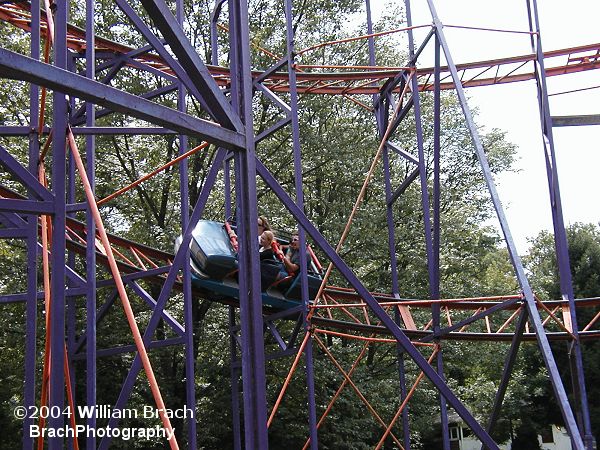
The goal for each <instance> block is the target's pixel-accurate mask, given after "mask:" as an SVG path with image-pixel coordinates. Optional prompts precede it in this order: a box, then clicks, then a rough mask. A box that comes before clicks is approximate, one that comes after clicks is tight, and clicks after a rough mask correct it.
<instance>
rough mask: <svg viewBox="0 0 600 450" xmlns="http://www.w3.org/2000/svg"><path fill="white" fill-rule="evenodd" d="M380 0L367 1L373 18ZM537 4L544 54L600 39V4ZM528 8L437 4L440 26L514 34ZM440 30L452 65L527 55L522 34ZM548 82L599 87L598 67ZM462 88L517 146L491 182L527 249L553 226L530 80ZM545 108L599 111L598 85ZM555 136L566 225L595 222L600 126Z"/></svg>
mask: <svg viewBox="0 0 600 450" xmlns="http://www.w3.org/2000/svg"><path fill="white" fill-rule="evenodd" d="M397 1H401V2H402V4H403V3H404V2H403V0H397ZM385 3H387V2H384V1H383V0H371V4H372V8H373V10H374V12H373V16H374V20H377V18H378V16H379V14H381V10H382V8H383V7H384V4H385ZM537 3H538V12H539V20H540V31H541V38H542V48H543V50H544V51H548V50H557V49H564V48H568V47H574V46H578V45H584V44H593V43H598V42H600V27H599V26H598V24H597V20H598V17H600V1H597V0H571V1H569V2H560V1H558V0H538V2H537ZM526 5H527V3H526V0H502V1H498V0H437V1H435V7H436V10H437V14H438V17H439V19H440V20H441V22H442V23H443V24H444V25H460V26H470V27H479V28H493V29H501V30H516V31H528V30H529V27H528V19H527V17H528V15H527V9H526V8H527V6H526ZM411 9H412V17H413V25H423V24H429V23H431V13H430V11H429V8H428V6H427V2H426V0H413V1H412V2H411ZM424 33H425V31H421V30H415V42H416V43H417V45H419V44H420V43H421V42H422V41H423V38H424V36H425V34H424ZM444 33H445V36H446V41H447V43H448V46H449V48H450V52H451V54H452V58H453V60H454V62H455V63H456V64H460V63H466V62H475V61H484V60H489V59H496V58H503V57H507V56H517V55H524V54H528V53H531V46H530V43H529V37H528V36H527V35H525V34H515V33H499V32H489V31H478V30H462V29H456V28H450V27H445V28H444ZM429 47H430V48H433V46H431V45H430V46H429ZM419 61H420V62H419V65H420V66H422V67H431V66H432V65H433V64H432V57H431V53H429V54H427V53H426V54H424V55H423V58H420V60H419ZM547 82H548V92H549V94H557V93H562V92H565V91H569V90H573V89H582V88H589V87H595V86H599V87H600V70H591V71H587V72H584V73H581V74H574V75H560V76H556V77H548V79H547ZM466 93H467V96H468V97H469V106H470V107H471V108H474V107H476V108H478V109H479V115H478V118H477V123H478V124H480V125H483V126H484V127H485V128H487V129H491V128H499V129H501V130H504V131H506V132H507V139H508V140H509V141H510V142H512V143H513V144H515V145H516V146H517V147H518V150H517V161H516V163H515V168H516V169H518V173H509V174H503V175H500V176H499V177H497V179H496V185H497V188H498V192H499V196H500V200H501V201H502V204H503V207H504V210H505V213H506V216H507V220H508V224H509V227H510V230H511V233H512V235H513V239H514V240H515V243H516V245H517V250H518V252H519V253H520V254H525V253H526V252H527V249H528V247H529V245H528V238H532V237H535V236H537V235H538V233H539V232H540V231H542V230H551V229H552V216H551V210H550V204H549V194H548V184H547V179H546V170H545V162H544V153H543V146H542V133H541V127H540V120H539V112H538V106H537V94H536V85H535V82H534V81H525V82H517V83H509V84H504V85H494V86H486V87H475V88H469V89H467V90H466ZM550 113H551V115H553V116H562V115H581V114H600V88H596V89H588V90H585V91H583V92H578V93H570V94H561V95H551V97H550ZM553 133H554V143H555V150H556V158H557V168H558V173H559V183H560V190H561V198H562V204H563V217H564V220H565V223H566V224H567V225H569V224H573V223H576V222H585V223H590V222H591V223H598V222H599V221H600V202H599V201H598V195H597V192H598V188H597V186H596V183H595V182H596V178H597V177H598V175H597V172H598V170H600V139H599V138H600V126H598V125H595V126H578V127H555V128H554V129H553ZM493 224H494V225H495V224H497V220H495V221H493Z"/></svg>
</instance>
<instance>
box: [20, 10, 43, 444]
mask: <svg viewBox="0 0 600 450" xmlns="http://www.w3.org/2000/svg"><path fill="white" fill-rule="evenodd" d="M31 8H32V9H31V44H30V52H31V57H32V58H33V59H39V58H40V46H39V45H38V43H39V42H40V14H41V12H40V11H41V9H40V3H39V0H32V2H31ZM39 93H40V88H39V87H38V86H35V85H30V86H29V123H30V126H31V130H32V132H31V134H29V172H30V173H31V174H35V173H37V170H38V161H39V153H40V144H39V136H38V134H37V133H35V132H34V131H33V130H34V124H36V123H37V118H38V116H39V111H40V105H39V100H38V97H39ZM29 199H30V200H33V194H32V192H31V191H29ZM26 220H27V233H28V236H27V300H26V302H27V303H26V307H25V308H26V313H25V321H26V326H25V379H24V381H25V383H24V389H23V406H25V408H27V411H31V409H30V408H31V407H33V406H35V404H36V399H35V395H36V393H35V392H36V389H35V385H36V383H35V377H36V355H37V342H36V341H37V310H38V299H37V283H38V277H37V272H38V270H37V263H38V251H37V248H38V246H37V238H38V216H36V215H30V216H27V218H26ZM33 423H34V419H33V417H30V416H29V415H27V416H26V417H25V419H24V420H23V450H33V449H34V446H35V441H34V438H33V436H31V433H30V432H29V430H30V429H31V428H30V427H31V425H33Z"/></svg>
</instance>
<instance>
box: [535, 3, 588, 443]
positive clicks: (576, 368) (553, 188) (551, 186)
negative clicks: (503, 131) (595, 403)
mask: <svg viewBox="0 0 600 450" xmlns="http://www.w3.org/2000/svg"><path fill="white" fill-rule="evenodd" d="M527 11H528V14H529V27H530V31H533V32H535V33H536V34H535V35H533V34H532V35H531V47H532V50H533V51H534V52H535V54H536V65H535V73H536V84H537V90H538V104H539V112H540V120H541V123H542V138H543V146H544V156H545V159H546V175H547V178H548V191H549V194H550V208H551V210H552V224H553V227H554V245H555V249H556V259H557V265H558V273H559V280H560V292H561V295H562V298H563V300H567V301H568V303H569V313H570V315H571V326H572V333H573V336H575V339H574V340H573V342H571V343H570V346H571V348H570V349H569V359H570V361H571V377H572V379H573V390H574V393H573V394H574V396H575V399H576V401H577V403H578V405H579V420H578V422H579V428H580V430H581V433H582V435H583V438H584V442H585V446H586V448H587V449H588V450H591V449H593V448H595V440H594V436H593V435H592V429H591V421H590V412H589V407H588V402H587V391H586V386H585V376H584V370H583V358H582V355H581V342H580V339H579V327H578V324H577V311H576V308H575V295H574V293H573V281H572V277H571V265H570V260H569V244H568V241H567V233H566V229H565V223H564V218H563V212H562V200H561V196H560V187H559V182H558V170H557V166H556V152H555V148H554V135H553V130H552V117H551V115H550V104H549V98H548V89H547V85H546V71H545V68H544V53H543V50H542V38H541V33H540V24H539V16H538V10H537V2H536V0H529V1H528V2H527Z"/></svg>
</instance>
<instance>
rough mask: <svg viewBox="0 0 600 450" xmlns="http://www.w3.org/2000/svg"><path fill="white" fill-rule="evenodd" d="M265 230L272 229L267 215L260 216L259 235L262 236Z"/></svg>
mask: <svg viewBox="0 0 600 450" xmlns="http://www.w3.org/2000/svg"><path fill="white" fill-rule="evenodd" d="M263 231H271V224H270V223H269V221H268V220H267V218H266V217H265V216H258V235H259V236H260V235H261V234H262V232H263Z"/></svg>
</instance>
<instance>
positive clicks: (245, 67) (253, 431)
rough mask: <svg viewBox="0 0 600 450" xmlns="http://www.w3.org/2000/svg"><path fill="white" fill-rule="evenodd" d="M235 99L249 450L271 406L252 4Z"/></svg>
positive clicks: (234, 59) (243, 12)
mask: <svg viewBox="0 0 600 450" xmlns="http://www.w3.org/2000/svg"><path fill="white" fill-rule="evenodd" d="M228 5H229V30H230V43H231V44H230V45H231V49H230V58H231V67H232V70H231V98H232V105H233V108H234V109H235V110H236V111H238V113H239V117H240V119H241V121H242V122H243V124H244V126H245V128H244V130H245V140H246V143H245V150H246V151H245V152H236V153H235V155H234V162H235V166H236V167H235V170H236V173H235V174H236V177H235V191H236V196H237V200H238V203H237V208H238V211H239V215H238V218H237V219H238V220H237V225H238V230H237V234H238V242H239V244H240V251H239V253H238V255H239V267H240V270H239V278H238V282H239V292H240V325H241V333H242V335H241V336H242V349H241V350H242V389H243V392H244V397H243V398H244V442H245V448H248V449H249V448H256V449H261V450H262V449H265V450H266V449H267V448H268V446H269V439H268V433H267V404H266V380H265V356H264V342H263V319H262V299H261V292H260V265H259V258H258V252H257V251H256V242H257V239H258V234H257V227H256V223H257V221H258V214H257V199H256V166H255V165H256V158H255V144H254V130H253V123H254V121H253V118H252V76H251V72H250V69H251V66H250V64H251V61H250V42H249V39H250V37H249V36H250V35H249V29H248V5H247V4H246V1H245V0H229V2H228Z"/></svg>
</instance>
